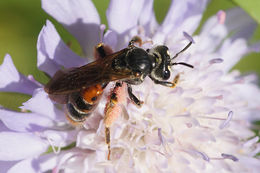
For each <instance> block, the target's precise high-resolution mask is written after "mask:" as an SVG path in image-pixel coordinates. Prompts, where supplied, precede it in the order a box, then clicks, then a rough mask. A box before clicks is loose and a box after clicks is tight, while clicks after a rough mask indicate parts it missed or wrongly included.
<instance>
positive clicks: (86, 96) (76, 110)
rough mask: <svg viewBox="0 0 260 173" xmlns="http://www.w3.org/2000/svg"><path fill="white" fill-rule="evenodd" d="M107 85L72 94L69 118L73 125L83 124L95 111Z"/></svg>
mask: <svg viewBox="0 0 260 173" xmlns="http://www.w3.org/2000/svg"><path fill="white" fill-rule="evenodd" d="M105 87H106V84H103V85H94V86H91V87H88V88H86V89H84V90H83V91H81V92H76V93H73V94H70V96H69V102H68V103H67V105H66V106H67V111H68V114H67V117H68V119H69V121H70V122H71V123H72V124H78V123H82V122H84V121H85V120H86V118H87V117H88V116H89V115H90V114H91V113H92V112H93V111H94V110H95V108H96V107H97V105H98V103H99V99H100V97H101V95H102V93H103V89H104V88H105Z"/></svg>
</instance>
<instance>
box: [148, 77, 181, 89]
mask: <svg viewBox="0 0 260 173" xmlns="http://www.w3.org/2000/svg"><path fill="white" fill-rule="evenodd" d="M150 78H151V77H150ZM151 79H152V80H153V81H154V83H156V84H160V85H163V86H166V87H170V88H175V87H176V86H177V83H178V82H179V79H180V74H177V75H176V76H175V78H174V79H173V81H172V82H168V81H160V80H157V79H154V78H151Z"/></svg>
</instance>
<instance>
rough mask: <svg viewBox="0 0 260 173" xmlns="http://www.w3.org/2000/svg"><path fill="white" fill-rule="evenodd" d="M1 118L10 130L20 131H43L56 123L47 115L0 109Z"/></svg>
mask: <svg viewBox="0 0 260 173" xmlns="http://www.w3.org/2000/svg"><path fill="white" fill-rule="evenodd" d="M0 120H1V121H2V122H3V123H4V124H5V126H6V127H7V128H9V129H10V130H14V131H18V132H33V131H42V130H43V129H45V128H47V127H51V126H53V125H54V122H53V121H52V120H50V119H49V118H47V117H44V116H41V115H38V114H34V113H21V112H14V111H8V110H2V109H0Z"/></svg>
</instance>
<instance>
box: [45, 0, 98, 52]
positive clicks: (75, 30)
mask: <svg viewBox="0 0 260 173" xmlns="http://www.w3.org/2000/svg"><path fill="white" fill-rule="evenodd" d="M42 8H43V9H44V10H45V11H46V12H47V13H48V14H50V15H51V16H52V17H54V18H55V19H56V20H57V21H58V22H60V23H61V24H62V25H63V26H64V27H65V28H66V29H67V30H68V31H69V32H70V33H71V34H72V35H74V36H75V38H76V39H77V40H78V41H79V43H80V45H81V47H82V50H83V51H84V52H85V54H86V55H87V56H92V53H93V47H94V46H95V45H96V44H97V43H98V42H99V31H100V30H99V24H100V19H99V15H98V12H97V10H96V8H95V6H94V5H93V3H92V1H90V0H42Z"/></svg>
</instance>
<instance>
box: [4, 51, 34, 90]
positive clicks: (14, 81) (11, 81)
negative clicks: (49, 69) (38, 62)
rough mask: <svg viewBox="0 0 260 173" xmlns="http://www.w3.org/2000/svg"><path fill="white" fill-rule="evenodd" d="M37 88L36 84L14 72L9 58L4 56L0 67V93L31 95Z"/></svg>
mask: <svg viewBox="0 0 260 173" xmlns="http://www.w3.org/2000/svg"><path fill="white" fill-rule="evenodd" d="M38 87H39V86H38V85H37V84H35V83H34V82H32V81H31V80H29V79H28V78H27V77H25V76H24V75H22V74H20V73H19V72H18V71H17V70H16V68H15V66H14V63H13V61H12V58H11V56H10V55H9V54H6V55H5V58H4V61H3V64H2V65H0V91H4V92H19V93H24V94H30V95H31V94H32V93H33V91H34V89H36V88H38Z"/></svg>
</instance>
